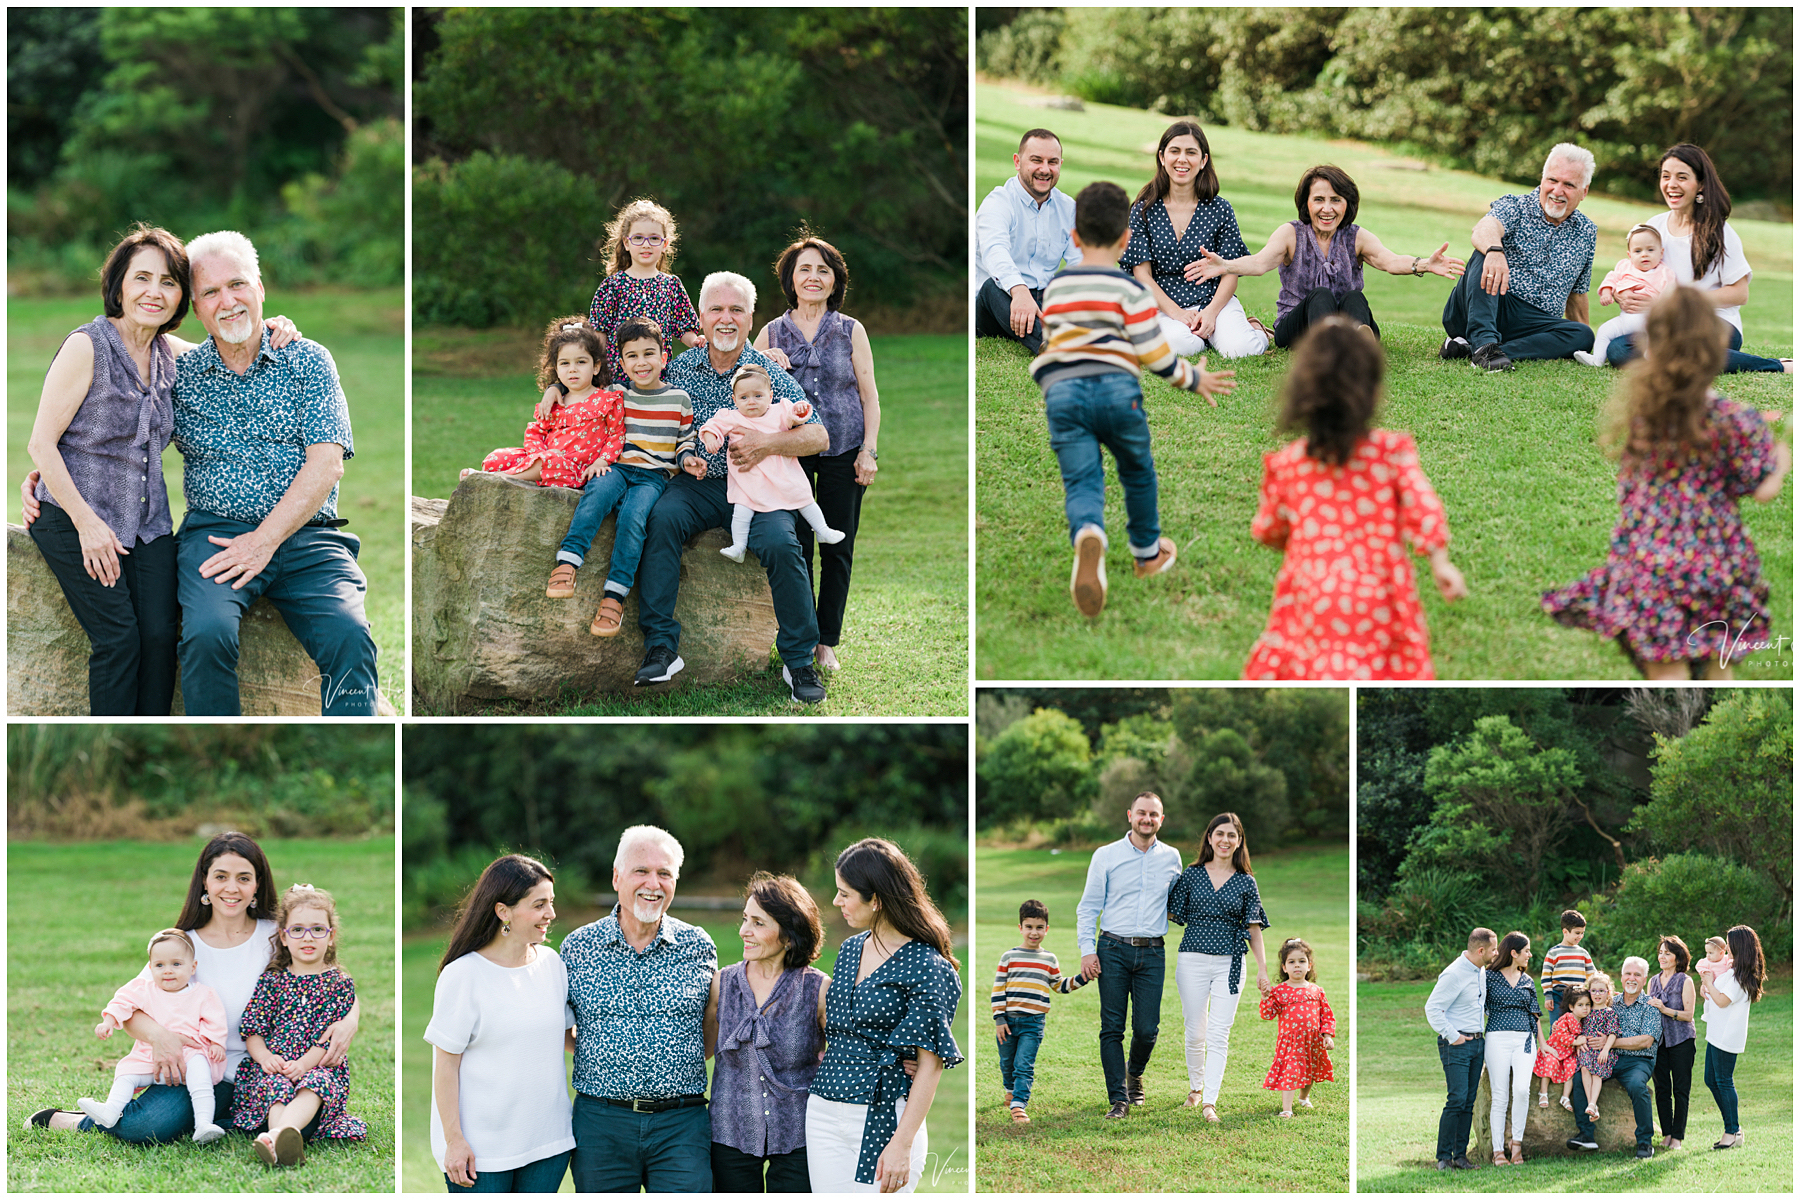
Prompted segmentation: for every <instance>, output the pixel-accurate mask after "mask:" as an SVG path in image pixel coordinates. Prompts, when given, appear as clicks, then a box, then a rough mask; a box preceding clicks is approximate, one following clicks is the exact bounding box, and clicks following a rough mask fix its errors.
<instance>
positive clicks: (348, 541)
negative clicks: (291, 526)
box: [176, 511, 376, 717]
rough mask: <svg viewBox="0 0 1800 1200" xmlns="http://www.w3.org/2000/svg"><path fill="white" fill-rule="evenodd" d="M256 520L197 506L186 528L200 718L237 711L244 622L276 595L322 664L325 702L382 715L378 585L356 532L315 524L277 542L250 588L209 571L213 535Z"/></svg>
mask: <svg viewBox="0 0 1800 1200" xmlns="http://www.w3.org/2000/svg"><path fill="white" fill-rule="evenodd" d="M254 528H256V527H255V526H254V525H252V524H250V523H249V522H248V521H234V520H232V519H230V518H229V517H221V516H218V515H217V514H215V513H207V512H198V511H190V512H189V513H188V515H187V518H186V519H185V520H183V521H182V523H181V532H180V533H179V534H177V535H176V537H177V539H178V542H177V550H176V561H177V565H178V567H179V570H178V573H177V580H176V591H177V593H178V594H179V596H180V599H181V646H180V654H181V701H182V704H183V705H184V706H185V707H186V709H187V715H188V716H190V717H202V716H206V717H235V716H239V715H240V714H241V712H242V706H241V704H240V701H239V698H238V626H239V624H240V623H241V622H242V621H243V619H244V614H245V613H246V612H247V611H249V608H250V605H251V604H253V603H254V602H255V601H256V598H257V597H258V596H267V597H268V598H269V599H270V600H272V601H273V602H274V604H275V607H276V608H277V609H279V610H280V611H281V616H282V618H283V619H284V620H285V621H286V622H287V627H288V628H289V629H290V630H292V631H293V634H294V636H295V637H296V638H298V639H299V641H300V645H301V646H302V647H304V648H305V650H306V652H307V653H308V654H310V655H312V660H313V661H314V662H315V663H317V664H318V665H319V707H320V710H321V711H322V712H323V713H324V715H325V716H328V717H372V716H374V715H375V699H376V676H375V639H373V638H372V637H370V636H369V618H368V617H367V615H365V614H364V612H363V594H364V593H365V592H367V591H368V590H369V585H368V581H367V580H365V579H364V578H363V573H362V569H361V568H360V567H358V566H357V565H356V553H357V551H358V550H360V549H361V548H362V542H361V541H360V540H358V538H357V536H356V535H355V534H353V533H345V532H344V531H343V530H341V529H328V528H326V527H324V526H320V525H305V526H302V527H301V528H300V529H298V530H296V531H295V532H294V533H293V534H291V535H289V537H288V539H287V541H285V542H283V543H281V545H280V546H279V547H277V548H276V550H275V554H274V556H273V557H272V558H270V559H269V564H268V566H266V567H264V568H263V569H262V570H261V571H260V572H258V573H257V576H256V578H254V579H252V580H251V581H250V582H249V583H247V584H245V585H244V586H243V587H242V588H236V589H234V588H233V587H232V586H231V584H229V583H217V582H215V581H214V580H211V579H203V578H201V575H200V564H201V563H204V562H205V561H206V560H207V559H209V558H211V557H212V556H213V555H214V554H217V553H218V552H219V547H218V546H215V545H213V544H212V543H211V542H209V541H207V537H208V536H212V537H220V538H233V537H237V536H238V535H239V534H244V533H249V532H250V531H251V530H252V529H254Z"/></svg>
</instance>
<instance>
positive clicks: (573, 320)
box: [537, 314, 612, 396]
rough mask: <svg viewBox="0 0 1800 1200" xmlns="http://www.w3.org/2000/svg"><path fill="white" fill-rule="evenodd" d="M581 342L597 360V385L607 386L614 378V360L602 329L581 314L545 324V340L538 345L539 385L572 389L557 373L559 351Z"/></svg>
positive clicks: (565, 390)
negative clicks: (595, 326)
mask: <svg viewBox="0 0 1800 1200" xmlns="http://www.w3.org/2000/svg"><path fill="white" fill-rule="evenodd" d="M568 345H580V346H581V348H582V349H584V350H586V351H587V352H588V355H589V357H591V358H592V359H593V360H594V386H595V387H605V386H606V385H607V384H609V383H611V382H612V364H611V362H610V361H609V359H608V358H607V354H606V342H605V341H604V340H602V339H601V337H600V331H599V330H598V329H595V328H594V326H593V324H592V323H591V322H590V321H589V320H588V319H587V318H586V317H584V316H581V315H579V314H577V315H575V316H568V317H558V318H556V320H554V321H552V322H550V323H549V324H548V325H546V326H544V343H543V345H542V346H541V347H539V349H538V363H537V368H538V369H537V385H538V387H539V388H547V387H549V386H550V385H551V384H555V385H556V388H557V390H558V391H560V392H561V393H562V394H563V395H565V396H566V395H568V394H569V389H568V388H566V387H564V386H563V381H562V380H560V379H558V378H557V377H556V354H557V351H559V350H561V349H562V348H563V347H564V346H568Z"/></svg>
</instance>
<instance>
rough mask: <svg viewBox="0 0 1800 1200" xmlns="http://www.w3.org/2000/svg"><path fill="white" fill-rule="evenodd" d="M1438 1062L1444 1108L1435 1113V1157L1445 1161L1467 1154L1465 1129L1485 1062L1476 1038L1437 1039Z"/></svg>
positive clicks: (1472, 1114) (1471, 1118)
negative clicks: (1441, 1067)
mask: <svg viewBox="0 0 1800 1200" xmlns="http://www.w3.org/2000/svg"><path fill="white" fill-rule="evenodd" d="M1437 1047H1438V1061H1439V1062H1441V1063H1442V1064H1444V1111H1443V1112H1442V1113H1440V1114H1439V1115H1438V1140H1437V1160H1438V1161H1439V1162H1448V1161H1449V1160H1450V1159H1453V1158H1462V1157H1465V1156H1466V1155H1467V1154H1468V1153H1469V1128H1470V1126H1472V1125H1473V1124H1474V1123H1475V1091H1476V1089H1477V1088H1479V1087H1480V1086H1481V1068H1482V1064H1483V1062H1484V1061H1485V1060H1484V1057H1483V1054H1484V1049H1485V1048H1484V1047H1483V1046H1482V1044H1481V1039H1480V1038H1468V1039H1466V1040H1465V1041H1464V1042H1463V1044H1462V1045H1460V1046H1452V1045H1451V1044H1450V1043H1449V1042H1446V1041H1445V1040H1444V1039H1443V1038H1441V1037H1440V1038H1438V1040H1437Z"/></svg>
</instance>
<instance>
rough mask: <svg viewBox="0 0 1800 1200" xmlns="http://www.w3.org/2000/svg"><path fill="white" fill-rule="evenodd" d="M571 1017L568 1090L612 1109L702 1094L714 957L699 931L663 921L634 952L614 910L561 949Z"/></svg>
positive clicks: (716, 965)
mask: <svg viewBox="0 0 1800 1200" xmlns="http://www.w3.org/2000/svg"><path fill="white" fill-rule="evenodd" d="M560 953H561V954H562V959H563V966H564V967H566V968H567V969H568V972H569V1006H570V1007H571V1008H573V1009H574V1010H575V1077H574V1083H575V1090H576V1091H578V1092H581V1093H582V1094H583V1095H587V1096H596V1097H599V1098H601V1099H611V1100H631V1099H638V1100H667V1099H671V1098H673V1097H676V1096H699V1095H703V1094H705V1092H706V1043H705V1034H704V1021H705V1017H706V999H707V996H708V995H709V994H710V993H711V991H712V980H713V975H714V974H716V973H717V972H718V969H719V954H718V951H717V950H716V949H714V948H713V940H712V938H711V937H709V936H708V935H707V932H706V930H704V929H701V928H699V927H698V926H695V925H689V924H688V923H687V922H686V921H679V920H677V919H675V918H674V917H671V916H669V915H667V914H666V913H665V914H664V916H663V919H662V925H661V927H659V928H658V929H657V931H656V936H655V937H654V938H652V939H651V941H650V945H649V946H648V947H647V948H646V949H644V950H642V951H639V950H634V949H632V947H631V944H630V943H628V942H627V941H626V940H625V936H624V934H623V932H621V930H620V929H619V910H618V907H617V906H616V905H615V906H614V907H613V910H612V913H611V914H610V915H608V916H605V917H602V918H600V919H599V920H598V921H595V922H594V923H593V924H591V925H583V926H582V927H581V928H580V929H577V930H575V931H574V932H573V933H571V934H569V936H568V937H566V938H564V939H563V944H562V949H561V951H560Z"/></svg>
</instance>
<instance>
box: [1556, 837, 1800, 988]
mask: <svg viewBox="0 0 1800 1200" xmlns="http://www.w3.org/2000/svg"><path fill="white" fill-rule="evenodd" d="M1584 915H1586V917H1587V918H1588V939H1589V941H1590V942H1592V943H1593V944H1592V945H1590V946H1589V949H1590V951H1591V952H1592V953H1593V954H1594V957H1595V959H1596V960H1598V959H1599V958H1600V956H1601V955H1602V954H1605V955H1607V956H1608V957H1609V958H1611V959H1613V960H1614V965H1615V966H1616V964H1617V960H1618V959H1621V958H1623V957H1624V956H1625V955H1628V954H1636V955H1639V956H1641V957H1643V958H1645V959H1648V960H1649V961H1650V962H1651V963H1655V961H1656V939H1657V938H1659V937H1661V936H1663V935H1665V934H1675V935H1676V936H1678V937H1680V938H1681V940H1682V941H1684V942H1686V943H1687V945H1688V949H1690V950H1692V951H1693V952H1694V955H1695V957H1696V958H1698V957H1699V956H1700V954H1701V946H1702V945H1704V944H1705V942H1706V939H1707V938H1709V937H1712V936H1714V935H1715V934H1722V933H1724V932H1725V931H1726V930H1727V929H1729V928H1731V927H1732V926H1733V925H1748V926H1750V927H1751V928H1753V929H1755V930H1756V932H1757V935H1758V936H1759V937H1760V938H1761V939H1762V944H1763V952H1764V953H1765V954H1767V955H1768V956H1769V958H1770V959H1772V960H1773V961H1776V962H1786V961H1788V959H1789V958H1790V957H1791V955H1792V940H1793V938H1792V922H1791V921H1790V920H1787V919H1784V918H1783V903H1782V895H1781V892H1780V890H1779V889H1777V888H1776V887H1775V885H1774V884H1772V883H1770V882H1769V880H1768V879H1767V878H1766V877H1765V876H1764V875H1763V874H1762V873H1761V872H1758V871H1756V870H1753V869H1751V868H1750V867H1747V866H1744V865H1743V864H1742V863H1735V862H1732V861H1731V860H1729V859H1724V858H1715V857H1713V856H1712V855H1708V854H1672V855H1670V856H1669V857H1667V858H1663V859H1655V858H1647V859H1643V860H1641V861H1639V862H1635V863H1632V864H1631V865H1630V866H1629V867H1627V868H1626V870H1625V878H1624V879H1623V880H1622V881H1621V882H1620V884H1619V888H1618V891H1616V892H1615V893H1614V894H1613V895H1612V897H1611V898H1610V900H1609V901H1608V902H1607V903H1605V905H1604V906H1600V907H1599V910H1598V912H1597V913H1596V912H1594V911H1585V912H1584ZM1584 944H1586V943H1584Z"/></svg>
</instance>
